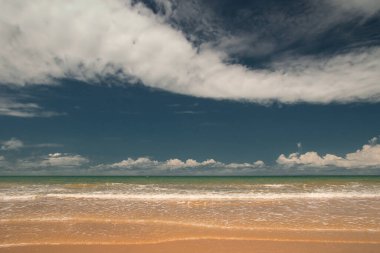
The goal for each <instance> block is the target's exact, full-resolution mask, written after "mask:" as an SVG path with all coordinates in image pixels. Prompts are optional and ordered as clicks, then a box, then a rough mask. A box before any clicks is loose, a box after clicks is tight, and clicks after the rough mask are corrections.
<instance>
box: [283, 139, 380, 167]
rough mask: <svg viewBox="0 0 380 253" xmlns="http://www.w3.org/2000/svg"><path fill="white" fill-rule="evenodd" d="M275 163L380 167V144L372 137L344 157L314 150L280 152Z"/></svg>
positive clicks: (307, 165) (285, 164) (286, 164)
mask: <svg viewBox="0 0 380 253" xmlns="http://www.w3.org/2000/svg"><path fill="white" fill-rule="evenodd" d="M277 163H278V164H280V165H283V166H289V167H292V166H306V167H340V168H346V169H356V168H358V169H361V168H380V144H377V138H372V139H371V140H370V141H369V144H366V145H363V147H362V148H361V149H358V150H356V151H355V152H352V153H348V154H346V155H345V156H344V157H340V156H337V155H334V154H326V155H319V154H318V153H317V152H315V151H310V152H306V153H304V154H300V153H292V154H290V155H288V156H285V155H284V154H281V155H280V156H279V157H278V158H277Z"/></svg>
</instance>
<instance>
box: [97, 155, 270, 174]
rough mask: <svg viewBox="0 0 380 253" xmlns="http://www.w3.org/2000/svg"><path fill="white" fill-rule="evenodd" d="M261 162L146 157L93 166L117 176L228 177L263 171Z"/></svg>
mask: <svg viewBox="0 0 380 253" xmlns="http://www.w3.org/2000/svg"><path fill="white" fill-rule="evenodd" d="M264 167H265V164H264V162H263V161H260V160H259V161H256V162H254V163H222V162H219V161H216V160H214V159H207V160H204V161H200V162H198V161H197V160H194V159H187V160H184V161H183V160H180V159H177V158H173V159H168V160H166V161H157V160H152V159H150V158H148V157H139V158H137V159H132V158H128V159H127V160H123V161H121V162H118V163H113V164H101V165H98V166H95V168H94V170H95V171H96V170H97V171H98V172H106V173H107V171H108V172H114V173H119V174H133V175H137V174H153V175H156V174H184V175H185V174H189V175H219V174H220V175H223V174H225V175H230V174H241V173H243V174H247V173H249V172H252V171H255V170H259V169H263V168H264Z"/></svg>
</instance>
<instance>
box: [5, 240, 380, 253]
mask: <svg viewBox="0 0 380 253" xmlns="http://www.w3.org/2000/svg"><path fill="white" fill-rule="evenodd" d="M379 251H380V242H379V243H347V242H343V243H342V242H328V243H326V242H292V241H288V242H284V241H271V240H268V241H261V240H210V239H206V240H180V241H172V242H162V243H152V244H129V245H35V246H16V247H4V248H0V253H6V252H7V253H21V252H30V253H33V252H38V253H51V252H55V253H64V252H65V253H66V252H70V253H77V252H78V253H98V252H99V253H100V252H109V253H122V252H123V253H125V252H128V253H133V252H136V253H148V252H149V253H172V252H173V253H178V252H181V253H190V252H191V253H193V252H197V253H203V252H205V253H206V252H207V253H213V252H215V253H224V252H226V253H230V252H239V253H245V252H247V253H248V252H249V253H251V252H255V253H269V252H271V253H320V252H323V253H338V252H342V253H343V252H344V253H351V252H352V253H357V252H363V253H377V252H379Z"/></svg>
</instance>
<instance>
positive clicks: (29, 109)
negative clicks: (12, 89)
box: [0, 97, 62, 118]
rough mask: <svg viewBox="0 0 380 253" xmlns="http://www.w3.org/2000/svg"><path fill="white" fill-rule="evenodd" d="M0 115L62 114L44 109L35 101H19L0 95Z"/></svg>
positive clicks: (23, 116)
mask: <svg viewBox="0 0 380 253" xmlns="http://www.w3.org/2000/svg"><path fill="white" fill-rule="evenodd" d="M1 115H4V116H13V117H20V118H32V117H52V116H58V115H62V114H60V113H56V112H52V111H48V110H45V109H44V108H42V107H41V106H39V105H38V104H36V103H28V102H20V101H15V100H14V99H10V98H4V97H0V116H1Z"/></svg>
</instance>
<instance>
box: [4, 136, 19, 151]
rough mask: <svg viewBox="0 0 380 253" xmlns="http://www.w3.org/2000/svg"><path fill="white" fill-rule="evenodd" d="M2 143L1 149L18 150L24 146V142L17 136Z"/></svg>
mask: <svg viewBox="0 0 380 253" xmlns="http://www.w3.org/2000/svg"><path fill="white" fill-rule="evenodd" d="M1 144H2V145H1V150H17V149H20V148H23V147H24V143H23V142H22V141H21V140H19V139H16V138H11V139H10V140H8V141H3V142H2V143H1Z"/></svg>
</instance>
